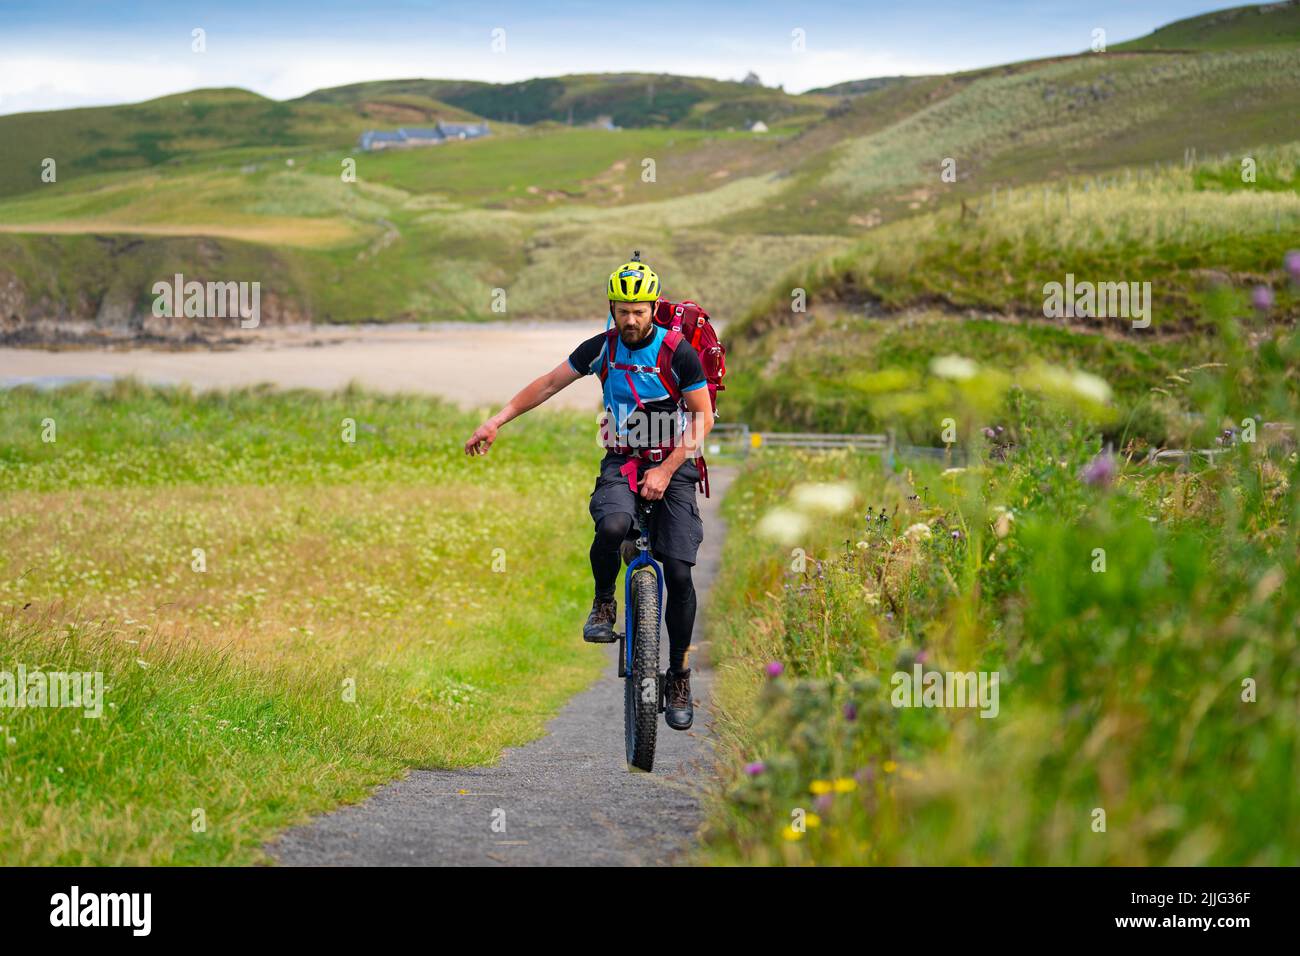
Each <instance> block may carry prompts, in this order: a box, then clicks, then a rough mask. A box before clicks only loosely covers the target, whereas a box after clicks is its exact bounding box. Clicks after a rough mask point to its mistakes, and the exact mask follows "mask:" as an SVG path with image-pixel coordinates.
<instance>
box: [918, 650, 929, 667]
mask: <svg viewBox="0 0 1300 956" xmlns="http://www.w3.org/2000/svg"><path fill="white" fill-rule="evenodd" d="M929 659H930V652H929V651H917V652H916V662H917V663H918V664H924V663H925V662H926V661H928V660H929Z"/></svg>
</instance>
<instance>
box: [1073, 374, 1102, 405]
mask: <svg viewBox="0 0 1300 956" xmlns="http://www.w3.org/2000/svg"><path fill="white" fill-rule="evenodd" d="M1070 386H1071V387H1072V388H1073V389H1074V392H1075V394H1076V395H1078V396H1079V397H1081V398H1088V399H1091V400H1092V401H1094V402H1099V403H1101V404H1103V405H1104V404H1105V403H1106V402H1109V401H1110V386H1109V385H1107V384H1106V380H1105V379H1104V378H1098V377H1097V376H1096V375H1091V374H1089V373H1088V372H1075V373H1073V374H1072V375H1071V376H1070Z"/></svg>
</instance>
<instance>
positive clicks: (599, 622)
mask: <svg viewBox="0 0 1300 956" xmlns="http://www.w3.org/2000/svg"><path fill="white" fill-rule="evenodd" d="M617 616H618V605H616V604H615V603H614V599H613V598H609V599H607V600H601V599H600V598H596V600H594V601H592V602H591V613H590V614H588V615H587V623H586V624H584V625H583V628H582V639H583V640H584V641H586V642H587V643H588V644H612V643H613V642H614V641H616V640H617V638H616V637H615V636H614V620H615V618H616V617H617Z"/></svg>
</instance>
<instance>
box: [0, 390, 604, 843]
mask: <svg viewBox="0 0 1300 956" xmlns="http://www.w3.org/2000/svg"><path fill="white" fill-rule="evenodd" d="M344 419H352V420H353V421H354V422H355V441H354V442H346V441H344V439H343V427H344V426H343V422H344ZM0 420H2V421H3V429H2V430H0V434H3V435H4V440H3V443H0V489H2V491H3V497H2V498H0V555H3V558H0V606H2V607H3V609H4V610H3V611H2V612H0V632H2V633H3V651H0V658H2V660H0V671H4V672H8V673H9V674H15V673H17V668H18V666H19V665H22V666H24V667H25V668H26V670H27V671H28V672H32V671H36V670H38V669H39V670H42V671H45V672H53V671H66V672H73V671H75V672H95V671H98V672H101V673H102V674H103V678H102V679H103V682H104V701H103V706H102V716H99V717H98V718H87V717H85V716H83V714H82V711H81V710H73V709H52V708H42V709H6V711H5V713H4V715H3V720H2V721H0V722H2V723H3V725H4V729H3V732H2V733H0V745H3V746H4V747H5V748H6V753H7V756H6V759H5V761H4V764H3V766H2V767H0V780H2V781H3V787H2V788H0V789H2V790H3V796H0V803H3V814H4V817H5V819H6V820H9V821H10V822H11V823H12V825H11V826H8V827H6V828H5V829H4V833H3V835H0V859H2V860H3V861H4V862H5V863H6V864H9V865H13V864H35V863H41V864H73V865H81V864H114V865H124V864H174V863H203V864H216V863H250V862H258V861H260V860H262V859H263V855H262V853H261V850H260V846H261V844H262V842H263V841H264V840H266V839H267V838H269V837H271V836H272V835H274V833H275V832H277V831H278V830H279V829H281V828H283V827H285V826H287V825H289V824H291V823H293V822H296V821H301V820H304V819H305V818H306V817H307V816H308V815H309V814H312V813H319V812H323V811H325V810H328V809H330V808H332V807H334V806H336V805H337V804H339V803H340V802H350V801H355V800H358V799H361V798H362V797H364V796H365V795H366V794H367V793H368V792H369V788H371V787H373V786H374V785H376V784H378V783H381V782H384V781H387V780H391V779H393V778H394V777H396V776H399V775H400V774H401V773H402V772H403V771H404V770H405V769H406V768H409V767H417V766H418V767H458V766H470V765H480V764H484V763H490V762H492V761H493V760H494V759H496V757H497V755H498V754H499V753H500V752H501V750H502V748H504V747H507V746H513V745H517V744H519V743H521V742H524V741H526V740H528V739H531V738H533V737H536V736H538V735H539V734H540V733H541V732H542V728H543V726H544V724H545V722H546V720H547V718H548V717H549V716H550V715H551V714H553V713H554V712H555V711H556V710H557V709H558V708H559V706H560V705H561V704H562V703H563V702H564V701H565V700H566V699H567V698H568V697H569V696H571V695H572V694H573V693H574V692H576V691H577V690H578V689H580V688H581V687H583V686H585V685H586V684H587V683H588V682H589V681H590V680H591V679H592V678H593V677H594V676H595V673H596V670H597V668H598V667H599V662H598V660H597V659H596V658H595V657H594V656H593V655H591V654H590V653H584V651H589V649H588V648H587V647H586V645H584V644H583V643H582V641H581V640H580V639H579V632H578V626H579V624H580V623H581V620H582V612H583V609H584V607H585V601H586V600H587V599H589V590H590V570H589V568H588V567H587V553H586V549H587V545H588V544H589V541H588V540H587V536H586V533H585V531H584V528H587V527H589V519H588V518H587V516H586V515H585V513H584V509H583V501H584V495H583V492H584V491H585V490H586V489H588V488H589V486H590V481H591V470H592V468H593V467H594V461H583V460H582V456H578V455H574V454H572V452H573V450H575V449H578V448H586V447H588V446H587V441H588V438H587V433H586V431H585V430H584V427H583V426H584V425H585V420H582V417H581V416H565V415H556V416H547V415H544V416H542V417H541V418H539V419H538V420H537V421H535V422H529V423H528V424H527V425H526V426H524V427H522V428H521V429H520V431H519V432H518V434H516V435H514V436H513V438H514V440H513V441H512V442H510V443H508V444H507V445H504V446H502V447H500V448H499V449H496V450H495V451H494V453H493V455H492V456H491V457H490V458H487V459H473V460H470V459H466V458H465V456H464V454H463V451H462V449H461V444H462V442H463V440H464V438H465V436H466V435H468V434H469V432H470V431H472V429H473V427H474V425H475V424H477V420H474V421H471V418H470V416H468V415H465V414H462V413H459V412H455V411H452V410H450V409H449V408H448V407H447V406H445V405H442V404H440V403H438V402H436V401H434V400H428V399H415V398H402V397H395V398H379V397H376V396H372V395H368V394H365V393H362V392H353V391H348V392H342V393H339V394H335V395H330V396H316V395H311V394H308V393H276V392H272V391H269V390H246V391H240V392H230V393H224V394H222V393H213V394H204V395H202V396H196V395H193V394H190V393H188V392H186V391H170V390H151V389H145V388H142V387H138V386H133V385H131V384H130V383H129V382H124V383H120V384H118V385H115V386H113V387H112V388H111V389H102V388H97V387H90V386H84V387H73V388H68V389H64V390H59V391H54V392H36V391H32V390H28V389H19V390H16V391H12V392H9V393H8V394H7V398H6V400H5V402H4V404H3V406H2V407H0ZM46 420H49V421H52V422H53V423H54V424H53V426H52V427H53V429H54V431H53V437H54V438H55V439H56V440H55V441H53V442H45V441H43V440H42V436H43V434H44V435H49V432H48V431H47V429H46V425H44V424H43V422H46ZM564 448H568V449H569V451H568V452H562V451H561V450H562V449H564ZM539 483H542V484H544V485H545V486H546V487H547V488H548V489H550V490H551V491H552V492H554V494H547V495H544V496H539V495H538V494H536V488H537V487H538V485H539ZM557 502H560V504H559V505H557ZM564 502H568V504H564ZM566 528H567V529H568V530H567V531H566V530H564V529H566ZM195 549H199V550H200V551H201V552H202V555H201V556H199V555H196V550H195ZM200 819H201V821H202V827H201V828H199V821H200Z"/></svg>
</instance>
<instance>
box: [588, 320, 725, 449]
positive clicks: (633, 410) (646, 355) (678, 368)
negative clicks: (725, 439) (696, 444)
mask: <svg viewBox="0 0 1300 956" xmlns="http://www.w3.org/2000/svg"><path fill="white" fill-rule="evenodd" d="M667 334H668V330H667V329H666V328H664V327H663V326H661V325H652V326H651V332H650V335H649V336H647V337H646V339H645V344H644V345H641V346H639V347H637V348H634V349H629V348H628V347H627V345H626V344H624V342H623V340H622V338H621V337H619V336H615V338H614V345H615V350H616V351H615V355H614V361H616V362H620V363H622V364H625V365H640V366H643V367H644V368H646V369H650V368H652V367H653V366H654V364H655V360H656V359H657V358H658V357H659V349H660V346H662V345H663V341H664V336H666V335H667ZM604 351H605V333H604V332H601V333H600V334H598V335H593V336H592V337H591V338H589V339H587V340H586V341H585V342H583V343H582V344H581V345H579V346H578V347H577V348H576V349H574V350H573V351H572V352H571V353H570V354H569V367H570V368H572V369H573V370H574V371H575V372H577V373H578V374H579V375H593V374H595V373H596V372H598V371H599V370H600V366H601V362H602V355H603V354H604ZM671 374H672V375H673V376H674V377H675V378H676V381H677V387H678V389H679V390H680V391H681V392H682V393H683V394H685V393H686V392H690V391H694V390H695V389H697V388H704V386H705V384H706V382H705V379H704V366H703V365H701V364H700V357H699V355H698V354H696V351H695V349H693V348H691V346H690V344H689V343H687V342H682V343H681V344H680V345H679V346H677V348H676V350H674V352H673V361H672V372H671ZM629 376H630V378H631V385H630V386H629V382H628V378H629ZM632 388H635V389H636V394H635V395H633V393H632ZM637 396H640V399H641V403H642V405H644V407H645V413H648V414H649V415H651V416H654V415H672V414H674V413H676V412H677V411H678V409H677V405H676V403H675V402H674V401H673V399H672V396H671V395H670V394H669V393H668V389H666V388H664V383H663V382H661V381H660V380H659V376H658V375H657V374H656V373H655V372H653V371H636V372H625V371H623V370H622V369H615V368H610V370H609V377H608V378H606V379H605V395H604V400H605V409H606V410H607V411H609V412H611V413H612V414H613V416H614V421H615V422H616V423H617V429H618V434H619V435H621V436H626V435H635V434H636V433H637V432H638V430H640V432H641V433H642V434H648V432H647V431H646V429H647V428H648V425H647V424H646V423H638V421H637V416H638V415H641V414H643V413H642V412H640V411H638V409H637ZM679 421H680V425H679V431H680V427H681V426H684V425H685V420H684V419H680V420H679ZM638 426H639V428H638ZM627 444H631V445H633V446H639V445H640V444H641V443H640V442H637V441H630V442H627Z"/></svg>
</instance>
